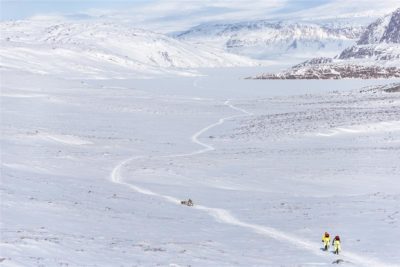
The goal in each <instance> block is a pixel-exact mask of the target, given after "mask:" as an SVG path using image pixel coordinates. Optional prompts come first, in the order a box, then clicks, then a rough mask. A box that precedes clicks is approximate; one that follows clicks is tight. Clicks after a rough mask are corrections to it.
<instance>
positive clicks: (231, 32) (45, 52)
mask: <svg viewBox="0 0 400 267" xmlns="http://www.w3.org/2000/svg"><path fill="white" fill-rule="evenodd" d="M356 21H358V20H357V19H354V20H352V19H349V18H348V17H346V18H345V19H338V20H335V19H325V20H314V21H311V20H309V21H306V20H304V19H302V20H300V22H299V21H291V20H285V21H269V20H255V21H247V22H233V23H209V24H201V25H199V26H196V27H193V28H191V29H189V30H186V31H183V32H180V33H174V34H161V33H156V32H153V31H149V30H144V29H138V28H134V27H131V26H129V25H127V24H121V23H111V22H104V21H89V20H75V21H68V20H62V21H49V20H43V21H42V20H22V21H4V22H0V31H1V36H0V44H1V46H0V52H1V53H0V59H1V60H0V67H1V68H2V69H5V70H7V69H18V70H22V71H29V72H35V73H41V74H46V73H53V74H60V75H68V76H69V77H74V78H75V77H76V78H78V77H89V78H125V77H135V78H147V77H153V76H155V75H187V76H189V75H190V76H191V75H198V72H197V70H195V69H196V68H210V67H235V66H255V65H260V64H268V63H269V61H267V60H266V59H268V60H274V62H285V63H287V62H288V61H290V62H301V60H305V59H307V61H305V62H303V63H301V64H297V65H296V66H294V67H292V68H291V69H290V70H288V71H285V72H282V73H278V74H263V75H260V76H258V77H257V78H268V79H294V78H295V79H309V78H321V79H322V78H335V79H338V78H344V77H358V78H368V77H397V76H396V75H397V74H396V73H397V67H399V66H400V45H399V42H400V35H399V29H400V9H398V10H396V11H395V12H394V13H393V14H390V15H387V16H385V17H382V18H380V19H378V20H377V21H375V22H373V23H372V24H370V25H369V26H368V25H363V24H357V23H356ZM335 55H337V56H335ZM334 56H335V57H334ZM315 57H317V58H315ZM310 58H314V59H311V60H310Z"/></svg>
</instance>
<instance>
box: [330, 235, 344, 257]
mask: <svg viewBox="0 0 400 267" xmlns="http://www.w3.org/2000/svg"><path fill="white" fill-rule="evenodd" d="M332 245H333V253H335V254H339V252H340V250H341V249H342V248H341V247H340V237H339V236H338V235H337V236H335V238H334V239H333V241H332Z"/></svg>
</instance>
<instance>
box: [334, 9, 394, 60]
mask: <svg viewBox="0 0 400 267" xmlns="http://www.w3.org/2000/svg"><path fill="white" fill-rule="evenodd" d="M355 58H359V59H363V58H370V59H374V60H393V59H400V8H399V9H397V10H396V11H394V12H393V13H392V14H390V15H387V16H385V17H383V18H381V19H378V20H377V21H375V22H374V23H372V24H370V25H369V26H368V27H367V29H366V30H365V32H364V33H363V34H362V35H361V37H360V39H359V40H358V42H357V45H354V46H352V47H349V48H346V49H345V50H343V52H342V53H341V54H340V55H339V59H355Z"/></svg>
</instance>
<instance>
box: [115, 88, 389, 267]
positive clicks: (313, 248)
mask: <svg viewBox="0 0 400 267" xmlns="http://www.w3.org/2000/svg"><path fill="white" fill-rule="evenodd" d="M195 86H197V84H196V85H195ZM224 105H226V106H228V107H229V108H231V109H233V110H236V111H239V112H241V113H244V115H233V116H229V117H224V118H221V119H219V120H218V121H217V122H215V123H212V124H210V125H208V126H206V127H204V128H202V129H201V130H199V131H198V132H196V133H195V134H193V135H192V137H191V141H192V142H193V143H195V144H198V145H200V146H202V147H203V149H200V150H195V151H193V152H190V153H184V154H172V155H164V156H160V157H159V158H175V157H188V156H194V155H198V154H202V153H206V152H209V151H212V150H215V148H214V147H213V146H212V145H209V144H206V143H203V142H201V141H199V139H198V138H199V137H200V136H201V135H202V134H204V133H205V132H207V131H208V130H210V129H212V128H214V127H216V126H218V125H221V124H223V123H224V122H225V121H226V120H229V119H233V118H236V117H241V116H251V115H253V113H251V112H249V111H247V110H245V109H242V108H238V107H236V106H234V105H233V104H231V103H230V100H227V101H225V102H224ZM143 158H147V156H135V157H131V158H128V159H126V160H124V161H122V162H120V163H119V164H118V165H117V166H116V167H115V168H114V169H113V170H112V172H111V181H112V182H113V183H117V184H121V185H125V186H127V187H129V188H131V189H132V190H134V191H136V192H138V193H141V194H144V195H149V196H155V197H159V198H163V199H165V200H166V201H168V202H171V203H173V204H177V205H181V200H179V199H177V198H175V197H173V196H168V195H163V194H159V193H156V192H153V191H151V190H148V189H145V188H141V187H139V186H136V185H133V184H130V183H127V182H124V181H123V179H122V175H121V170H122V169H123V167H124V166H125V165H126V164H128V163H129V162H131V161H134V160H136V159H143ZM192 208H193V209H197V210H200V211H203V212H205V213H207V214H208V215H210V216H211V217H213V218H214V219H215V220H216V221H217V222H219V223H224V224H230V225H235V226H238V227H242V228H247V229H250V230H252V231H253V232H255V233H257V234H259V235H262V236H265V237H268V238H272V239H275V240H277V241H279V242H285V243H289V244H291V245H294V246H296V247H297V248H299V249H302V250H307V251H309V252H311V253H313V254H316V255H318V256H321V257H326V256H327V255H326V252H322V251H321V250H320V248H321V246H320V244H319V243H315V242H311V241H308V240H306V239H304V238H302V237H301V238H300V237H297V236H295V235H292V234H289V233H285V232H283V231H280V230H278V229H275V228H272V227H268V226H264V225H257V224H251V223H246V222H243V221H241V220H239V219H237V218H236V217H235V216H233V215H232V214H231V213H230V212H229V211H228V210H225V209H220V208H213V207H207V206H203V205H195V206H193V207H192ZM341 256H342V257H343V258H344V259H345V260H347V261H350V262H352V263H353V264H358V265H362V266H374V267H395V266H397V265H392V264H388V263H384V262H381V261H380V260H378V259H374V258H369V257H365V256H362V255H358V254H356V253H352V252H347V251H346V252H343V253H341Z"/></svg>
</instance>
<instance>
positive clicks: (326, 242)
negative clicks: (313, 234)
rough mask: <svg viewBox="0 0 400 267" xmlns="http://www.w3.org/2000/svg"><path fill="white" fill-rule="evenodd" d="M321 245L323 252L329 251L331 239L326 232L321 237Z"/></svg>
mask: <svg viewBox="0 0 400 267" xmlns="http://www.w3.org/2000/svg"><path fill="white" fill-rule="evenodd" d="M322 243H324V250H325V251H327V250H328V249H329V244H330V243H331V237H330V236H329V233H328V232H325V234H324V235H323V236H322Z"/></svg>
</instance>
